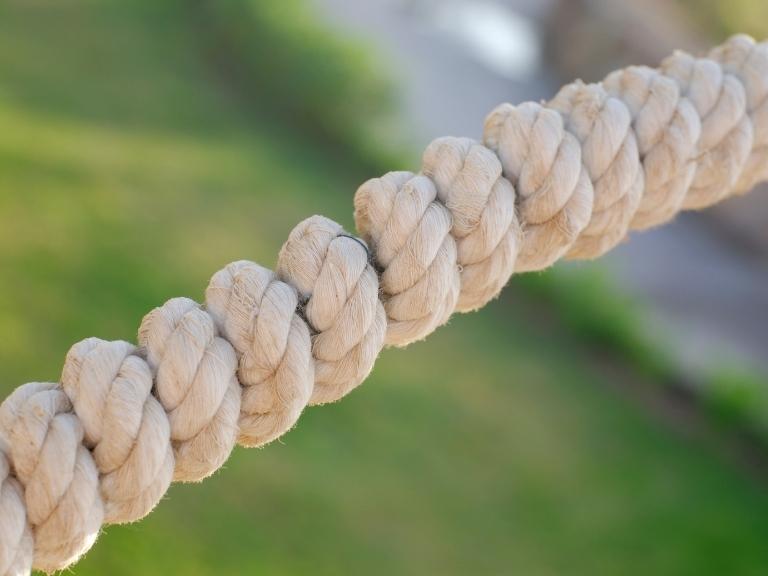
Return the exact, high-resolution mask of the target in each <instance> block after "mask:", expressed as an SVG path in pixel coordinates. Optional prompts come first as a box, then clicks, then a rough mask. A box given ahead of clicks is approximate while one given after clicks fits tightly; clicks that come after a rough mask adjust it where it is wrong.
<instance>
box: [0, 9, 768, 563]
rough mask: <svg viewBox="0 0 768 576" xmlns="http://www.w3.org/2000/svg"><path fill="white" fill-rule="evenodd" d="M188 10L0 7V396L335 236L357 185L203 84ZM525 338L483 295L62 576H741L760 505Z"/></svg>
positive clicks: (298, 137)
mask: <svg viewBox="0 0 768 576" xmlns="http://www.w3.org/2000/svg"><path fill="white" fill-rule="evenodd" d="M291 5H292V6H293V7H294V8H296V9H298V4H297V3H296V2H295V1H293V0H292V1H291ZM192 6H193V4H190V3H185V2H181V1H180V0H173V1H169V2H165V3H157V5H155V4H153V3H150V2H143V1H142V2H130V3H129V2H124V3H119V2H86V1H73V0H64V1H56V2H54V1H53V0H49V1H39V0H13V1H10V2H9V1H6V2H4V3H2V4H0V270H2V276H1V277H2V282H0V392H2V395H5V394H6V393H8V392H9V391H10V390H11V389H12V388H13V387H14V386H16V385H18V384H20V383H22V382H25V381H28V380H32V379H49V380H55V379H57V378H58V371H59V370H60V366H61V362H62V359H63V357H64V355H65V353H66V351H67V349H68V347H69V345H71V344H72V343H74V342H75V341H77V340H78V339H81V338H84V337H86V336H90V335H98V336H100V337H102V338H111V339H119V338H124V339H130V340H133V339H134V334H135V331H136V328H137V326H138V323H139V321H140V319H141V317H142V315H143V314H144V313H146V312H147V311H148V310H149V309H150V308H151V307H153V306H156V305H159V304H160V303H162V302H163V301H164V300H165V299H167V298H169V297H172V296H178V295H188V296H192V297H197V298H198V299H199V298H200V297H201V294H202V292H203V289H204V287H205V285H206V283H207V280H208V278H209V277H210V275H211V274H212V273H213V272H215V271H216V270H217V269H218V268H220V267H222V266H223V265H224V264H226V263H227V262H229V261H231V260H234V259H239V258H248V259H252V260H256V261H259V262H261V263H262V264H265V265H273V264H274V261H275V255H276V252H277V250H278V249H279V246H280V244H281V243H282V241H283V240H284V239H285V237H286V236H287V233H288V232H289V230H290V228H291V227H292V226H293V225H294V224H295V223H296V222H298V221H299V220H300V219H301V218H303V217H305V216H307V215H309V214H312V213H316V212H321V213H324V214H326V215H328V216H330V217H333V218H335V219H337V220H339V221H341V222H343V223H344V224H345V225H347V226H348V227H351V199H352V193H353V191H354V189H355V186H356V185H357V184H358V183H359V182H360V172H361V170H360V166H359V164H355V163H354V162H353V161H351V160H349V159H345V158H343V157H339V155H338V154H333V153H331V151H330V150H329V147H325V146H323V145H322V144H321V143H319V142H318V141H317V139H316V138H311V137H309V136H307V135H303V134H301V133H298V132H297V131H296V130H295V126H294V125H293V124H291V123H290V122H287V121H285V120H282V121H281V119H280V116H279V115H274V114H271V113H269V112H268V108H267V107H260V106H257V105H255V104H253V103H249V102H248V100H247V98H242V97H241V96H238V95H237V94H235V93H233V92H232V90H231V88H230V87H226V86H225V85H223V84H222V83H221V82H220V81H219V78H220V77H219V75H217V74H216V73H215V70H212V68H213V67H215V65H214V63H213V62H212V61H211V60H210V59H209V58H208V57H207V56H206V51H205V48H204V46H205V45H206V43H205V42H203V41H201V38H200V34H204V33H205V26H202V27H201V26H200V23H199V22H197V23H195V22H194V18H193V17H192V16H191V15H190V13H191V12H192V10H193V8H191V7H192ZM263 57H264V58H269V54H263ZM253 81H254V84H255V85H256V86H258V85H259V83H268V82H269V78H254V79H253ZM329 81H331V80H329ZM293 97H294V98H295V97H296V95H293ZM304 97H305V98H312V94H305V95H304ZM260 109H261V110H262V111H261V112H260ZM393 168H397V167H396V166H393ZM526 318H529V316H528V315H526V314H524V313H523V312H522V310H521V309H520V308H519V306H518V305H516V304H515V303H514V302H512V301H511V300H510V299H509V298H505V299H502V300H501V301H498V302H495V303H494V304H492V305H491V306H489V307H488V309H486V310H484V311H483V312H481V313H478V314H474V315H468V316H461V317H457V318H455V319H454V320H453V321H452V322H451V324H450V325H449V326H448V327H446V328H443V329H441V330H440V331H438V332H437V333H436V334H435V335H434V336H432V337H431V338H430V339H429V340H428V341H426V342H424V343H420V344H418V345H415V346H413V347H411V348H409V349H408V350H406V351H387V352H385V353H384V354H383V355H382V357H381V359H380V361H379V362H378V364H377V367H376V369H375V371H374V374H373V376H372V377H371V378H370V379H369V381H368V382H366V384H365V385H364V386H363V387H362V388H361V389H360V390H359V391H357V392H355V393H354V394H352V395H351V396H350V397H348V398H346V399H345V400H344V401H343V402H341V403H339V404H337V405H333V406H327V407H323V408H318V409H311V410H308V411H307V412H306V414H305V415H304V416H303V417H302V419H301V422H300V424H299V426H298V427H297V429H296V430H294V431H292V432H291V433H289V434H288V435H287V436H285V437H284V439H283V441H282V442H277V443H274V444H273V445H270V446H268V447H267V448H265V449H262V450H251V451H246V450H241V449H238V450H236V452H235V454H234V456H233V457H232V459H231V460H230V461H229V462H228V464H227V465H226V466H225V468H224V470H223V471H222V473H221V474H218V475H217V476H215V477H214V478H212V479H209V480H207V481H206V482H205V483H204V484H203V485H201V486H194V485H183V486H182V485H177V486H174V487H172V489H171V490H170V492H169V494H168V496H167V497H166V499H165V501H164V502H163V503H162V504H161V505H160V506H159V507H158V509H157V510H156V511H155V512H154V513H153V514H152V515H150V516H149V517H148V518H147V519H145V520H144V521H142V522H141V523H138V524H135V525H131V526H123V527H108V528H107V529H106V530H105V534H104V535H103V536H102V537H101V540H100V541H99V542H98V544H97V545H96V547H95V548H94V549H93V551H92V552H91V553H90V554H89V555H88V556H86V558H85V559H84V560H83V561H82V562H81V563H80V564H78V565H77V566H76V567H75V568H74V573H75V574H78V575H85V574H104V573H109V574H114V575H118V574H143V575H152V574H176V573H178V574H190V575H193V574H201V575H202V574H270V575H272V574H275V575H282V574H286V575H287V574H319V575H323V574H340V573H349V574H425V573H426V574H470V573H471V574H510V573H515V574H524V575H534V576H535V575H547V574H570V575H580V574H583V575H590V576H594V575H599V574H622V575H635V574H636V575H647V574H682V575H687V574H690V575H703V574H729V575H736V574H755V575H758V574H764V573H765V568H766V566H768V541H767V540H766V535H768V494H767V493H766V490H765V487H764V486H760V485H759V484H757V482H756V481H755V480H754V479H752V478H750V477H748V476H747V474H746V473H745V472H743V471H741V470H737V469H734V468H731V467H730V466H729V465H728V464H726V463H725V462H724V461H723V459H722V458H720V457H718V456H717V455H715V454H714V453H713V452H712V450H711V449H710V448H709V447H707V446H706V445H704V444H703V443H701V442H699V441H698V440H696V439H695V438H691V437H688V436H685V435H680V434H679V433H678V432H679V430H677V428H672V427H670V426H668V425H667V424H665V422H664V421H663V420H662V419H660V418H657V417H655V416H654V415H652V414H649V413H647V411H646V409H644V408H642V407H640V406H637V405H635V404H634V403H633V402H632V401H630V400H629V399H628V398H627V397H626V396H625V395H623V394H622V393H620V392H619V391H618V389H617V388H616V387H614V386H612V384H611V383H610V382H608V381H607V379H608V378H609V377H610V376H608V375H607V372H606V371H605V370H602V369H601V367H599V366H596V365H594V364H593V361H592V360H590V359H589V358H585V357H583V356H581V355H579V353H578V352H577V351H576V350H578V349H579V348H580V346H575V344H577V342H576V340H575V339H576V336H574V335H572V334H571V335H569V333H568V332H567V331H564V330H561V329H560V328H558V327H557V326H555V327H552V328H551V329H549V330H550V331H551V332H552V338H551V339H548V338H544V337H542V334H546V333H547V331H546V330H542V328H541V327H539V326H530V325H528V324H527V322H529V320H526Z"/></svg>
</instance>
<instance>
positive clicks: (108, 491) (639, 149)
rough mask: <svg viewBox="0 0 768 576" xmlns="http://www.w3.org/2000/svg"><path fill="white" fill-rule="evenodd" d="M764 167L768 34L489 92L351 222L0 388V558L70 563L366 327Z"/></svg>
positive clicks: (472, 289) (461, 298)
mask: <svg viewBox="0 0 768 576" xmlns="http://www.w3.org/2000/svg"><path fill="white" fill-rule="evenodd" d="M767 178H768V43H762V44H756V43H755V42H754V41H753V40H752V39H751V38H748V37H746V36H736V37H734V38H731V39H730V40H729V41H728V42H727V43H725V44H724V45H723V46H720V47H718V48H716V49H715V50H713V51H712V52H711V53H710V55H709V57H707V58H694V57H692V56H690V55H688V54H685V53H682V52H678V53H676V54H674V55H673V56H671V57H670V58H668V59H667V60H665V61H664V62H663V64H662V65H661V67H660V68H658V69H652V68H646V67H631V68H627V69H624V70H620V71H618V72H614V73H613V74H611V75H610V76H608V77H607V78H606V79H605V80H604V81H603V82H601V83H597V84H583V83H581V82H575V83H573V84H570V85H568V86H566V87H564V88H563V89H562V90H561V91H560V92H559V93H558V94H557V96H556V97H555V98H554V99H553V100H552V101H550V102H549V103H546V104H537V103H525V104H522V105H519V106H512V105H510V104H503V105H501V106H499V107H498V108H496V109H495V110H494V111H493V112H491V114H490V115H489V116H488V118H487V121H486V124H485V131H484V142H483V143H479V142H475V141H472V140H470V139H466V138H441V139H438V140H436V141H434V142H432V144H430V145H429V147H428V148H427V150H426V152H425V153H424V157H423V166H422V170H421V172H420V173H419V174H412V173H410V172H391V173H389V174H386V175H385V176H383V177H381V178H376V179H373V180H369V181H368V182H366V183H365V184H363V185H362V186H361V187H360V189H359V190H358V191H357V193H356V195H355V221H356V224H357V229H358V232H359V234H360V235H361V236H362V238H363V239H364V242H363V241H361V240H360V239H357V238H354V237H352V236H350V235H348V234H346V233H345V232H344V230H343V229H342V227H341V226H340V225H338V224H336V223H335V222H332V221H331V220H329V219H327V218H324V217H321V216H313V217H311V218H309V219H307V220H305V221H304V222H302V223H300V224H299V225H298V226H297V227H296V228H295V229H294V230H293V231H292V232H291V234H290V236H289V238H288V241H287V242H286V243H285V245H284V246H283V248H282V250H281V251H280V256H279V258H278V264H277V273H275V272H272V271H270V270H267V269H266V268H263V267H261V266H259V265H258V264H254V263H252V262H246V261H241V262H234V263H232V264H229V265H228V266H227V267H226V268H224V269H223V270H221V271H219V272H217V273H216V274H215V275H214V276H213V278H212V279H211V282H210V284H209V286H208V289H207V290H206V303H205V306H200V305H199V304H197V303H195V302H194V301H192V300H189V299H186V298H174V299H172V300H169V301H168V302H166V303H165V304H164V305H163V306H161V307H160V308H156V309H155V310H153V311H152V312H150V313H149V314H148V315H147V316H146V317H145V318H144V320H143V322H142V323H141V327H140V329H139V337H138V341H139V347H138V348H137V347H135V346H133V345H132V344H128V343H126V342H106V341H103V340H99V339H96V338H89V339H86V340H84V341H82V342H79V343H78V344H75V345H74V346H73V347H72V349H71V350H70V351H69V353H68V354H67V357H66V361H65V364H64V369H63V372H62V376H61V382H60V383H59V384H49V383H30V384H25V385H23V386H21V387H19V388H17V389H16V390H15V391H14V392H13V393H12V394H11V395H10V396H9V397H8V398H7V399H6V400H5V401H4V402H3V403H2V406H0V574H2V575H18V574H28V573H29V572H30V570H31V569H32V568H33V567H34V568H38V569H41V570H45V571H53V570H57V569H61V568H64V567H66V566H69V565H70V564H72V563H73V562H75V561H76V560H77V559H78V558H79V557H80V556H81V555H82V554H83V553H84V552H85V551H87V550H88V549H89V548H90V547H91V545H92V544H93V543H94V541H95V540H96V537H97V535H98V533H99V529H100V527H101V526H102V524H110V523H125V522H133V521H136V520H138V519H140V518H142V517H143V516H145V515H146V514H147V513H148V512H149V511H150V510H152V508H153V507H154V506H155V505H156V504H157V503H158V501H159V500H160V499H161V498H162V496H163V494H164V493H165V491H166V490H167V488H168V486H169V484H170V483H171V481H172V480H178V481H186V482H195V481H199V480H202V479H203V478H205V477H207V476H209V475H210V474H212V473H213V472H214V471H216V469H218V468H219V467H220V466H221V465H222V463H223V462H224V461H225V460H226V459H227V457H228V456H229V454H230V452H231V451H232V449H233V447H234V446H235V444H236V443H240V444H242V445H245V446H260V445H263V444H265V443H267V442H270V441H271V440H274V439H275V438H277V437H278V436H280V435H281V434H284V433H285V432H286V431H287V430H289V429H290V428H291V427H292V426H293V425H294V424H295V422H296V420H297V419H298V417H299V415H300V414H301V411H302V409H303V408H304V407H305V406H306V405H308V404H309V405H312V404H322V403H326V402H333V401H336V400H338V399H340V398H341V397H343V396H344V395H345V394H347V393H348V392H350V391H351V390H352V389H353V388H355V387H356V386H357V385H358V384H360V383H361V382H362V381H363V380H364V379H365V377H366V376H367V375H368V373H369V372H370V371H371V368H372V366H373V363H374V361H375V359H376V356H377V355H378V353H379V351H380V350H381V349H382V347H383V346H385V345H390V346H405V345H407V344H409V343H411V342H414V341H416V340H419V339H421V338H424V337H425V336H427V335H428V334H429V333H430V332H432V331H433V330H434V329H435V328H437V327H438V326H440V325H441V324H444V323H445V322H446V321H447V320H448V318H449V316H450V315H451V313H452V312H454V311H460V312H465V311H469V310H474V309H477V308H480V307H481V306H483V305H484V304H486V303H487V302H488V301H489V300H491V299H492V298H494V297H495V296H496V295H497V294H498V293H499V291H500V290H501V289H502V287H503V286H504V285H505V284H506V282H507V281H508V279H509V277H510V276H511V275H512V273H513V272H515V271H518V272H520V271H528V270H541V269H543V268H546V267H547V266H550V265H551V264H553V263H554V262H555V261H557V260H558V259H560V258H562V257H567V258H595V257H597V256H600V255H601V254H603V253H605V252H606V251H608V250H610V249H611V248H612V247H613V246H615V245H616V244H617V243H618V242H620V241H621V240H622V239H623V238H624V237H625V236H626V235H627V233H628V231H629V230H631V229H644V228H648V227H651V226H656V225H659V224H662V223H664V222H666V221H668V220H670V219H671V218H672V217H674V215H675V214H677V213H678V212H679V211H680V210H682V209H688V208H695V209H698V208H703V207H706V206H709V205H711V204H714V203H716V202H719V201H720V200H722V199H724V198H726V197H727V196H729V195H731V194H734V193H742V192H744V191H746V190H749V189H750V188H751V187H752V186H754V185H755V184H756V183H757V182H759V181H762V180H765V179H767Z"/></svg>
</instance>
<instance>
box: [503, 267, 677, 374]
mask: <svg viewBox="0 0 768 576" xmlns="http://www.w3.org/2000/svg"><path fill="white" fill-rule="evenodd" d="M515 282H516V283H518V284H519V285H520V287H521V288H522V289H523V290H525V291H526V292H528V293H530V294H531V295H533V296H535V297H542V298H545V299H546V300H547V305H548V306H551V308H552V311H553V312H555V313H556V314H557V315H558V316H559V317H560V318H562V319H563V320H564V321H565V322H566V324H568V325H569V326H570V328H571V329H572V330H573V331H575V332H577V333H578V335H579V337H580V338H582V339H583V340H584V341H585V342H586V343H589V344H592V345H596V346H598V347H599V348H600V349H601V350H603V351H606V352H611V353H614V354H617V355H618V356H619V357H621V358H623V359H624V360H626V361H629V362H630V363H631V364H632V366H633V367H634V368H636V369H637V370H638V371H641V372H642V373H644V374H646V375H648V376H651V377H653V378H654V379H655V378H660V379H665V378H669V377H670V375H671V374H672V373H673V369H672V363H671V361H670V359H669V358H667V357H666V356H665V355H664V353H663V352H662V351H661V348H660V347H659V346H658V344H657V343H655V342H653V341H652V339H651V337H650V335H648V334H647V333H646V332H645V330H644V329H643V323H642V322H641V321H640V315H641V311H640V309H639V306H638V305H637V303H636V302H634V301H633V300H632V299H631V298H629V297H626V296H622V294H621V292H620V291H619V290H618V289H617V288H616V287H615V286H613V285H612V284H611V283H610V282H609V281H608V279H607V278H606V277H605V276H604V275H603V274H601V273H600V272H599V271H598V270H597V269H593V270H590V271H582V270H569V271H568V272H567V273H564V272H563V271H562V270H561V269H552V270H549V271H547V272H544V273H541V274H523V275H520V276H516V277H515Z"/></svg>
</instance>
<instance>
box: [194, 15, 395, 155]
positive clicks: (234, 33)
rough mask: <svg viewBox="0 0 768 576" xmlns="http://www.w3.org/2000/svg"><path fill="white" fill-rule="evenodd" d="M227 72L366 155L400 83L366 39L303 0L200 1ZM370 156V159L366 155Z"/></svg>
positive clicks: (260, 99)
mask: <svg viewBox="0 0 768 576" xmlns="http://www.w3.org/2000/svg"><path fill="white" fill-rule="evenodd" d="M195 6H196V9H197V11H198V17H199V18H200V24H201V27H202V28H203V30H204V34H203V35H204V36H205V37H206V39H207V41H208V42H209V43H210V48H211V50H212V52H213V54H214V56H215V57H216V60H217V62H216V64H217V67H218V68H219V71H220V72H221V73H222V74H226V75H227V76H229V78H228V79H229V80H230V81H231V82H235V83H236V84H237V86H238V87H239V88H240V89H243V90H245V91H246V94H247V97H248V98H250V99H252V100H253V105H254V106H261V107H266V109H267V110H268V111H273V112H276V113H279V114H281V115H282V116H283V119H282V120H283V121H284V122H287V123H289V124H292V125H294V126H296V127H297V128H298V129H299V130H300V131H301V132H303V133H310V134H311V133H315V134H316V135H317V136H319V137H321V138H323V139H326V140H331V141H334V142H335V143H337V144H342V145H344V146H345V147H346V148H348V149H349V151H350V153H351V154H353V155H354V156H356V157H357V158H356V159H357V160H361V159H363V160H367V159H369V158H370V156H371V155H372V154H373V155H378V154H379V153H381V150H380V146H378V144H377V142H378V140H379V138H377V132H381V131H384V130H386V129H387V128H388V126H390V125H391V122H389V120H390V119H391V112H392V110H393V100H394V99H393V90H392V86H391V84H390V83H389V81H388V80H387V74H386V72H385V71H383V70H382V65H381V64H380V63H379V62H377V61H376V59H375V58H374V57H373V56H372V55H371V52H370V50H369V49H368V47H367V46H364V45H361V44H360V43H357V42H354V41H353V40H350V39H347V38H345V37H344V36H343V35H341V34H338V33H337V32H334V31H333V30H332V29H329V28H328V27H324V26H323V25H322V24H321V23H320V22H319V19H318V18H317V15H316V14H314V13H313V11H312V10H310V9H309V6H307V4H306V2H305V1H304V0H281V1H280V2H263V1H260V0H227V1H217V0H196V2H195ZM366 163H367V162H366Z"/></svg>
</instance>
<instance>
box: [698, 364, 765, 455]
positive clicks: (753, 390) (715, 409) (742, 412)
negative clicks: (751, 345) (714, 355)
mask: <svg viewBox="0 0 768 576" xmlns="http://www.w3.org/2000/svg"><path fill="white" fill-rule="evenodd" d="M703 396H704V401H705V404H706V406H707V407H708V408H709V410H710V412H711V413H713V414H714V416H715V417H716V418H717V419H718V420H720V421H721V422H722V423H724V424H726V425H732V426H733V425H735V426H738V427H740V428H743V429H746V430H748V431H749V432H751V433H752V434H753V435H755V436H756V437H757V439H758V440H759V441H760V442H761V443H762V444H763V445H764V446H768V386H766V382H765V381H764V380H763V379H761V378H760V377H758V376H757V375H755V374H754V373H751V372H749V371H747V370H745V369H744V368H743V367H738V366H724V367H721V368H720V369H719V370H717V371H715V372H714V373H713V374H712V375H711V376H710V378H709V380H708V381H707V383H706V386H704V394H703Z"/></svg>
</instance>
